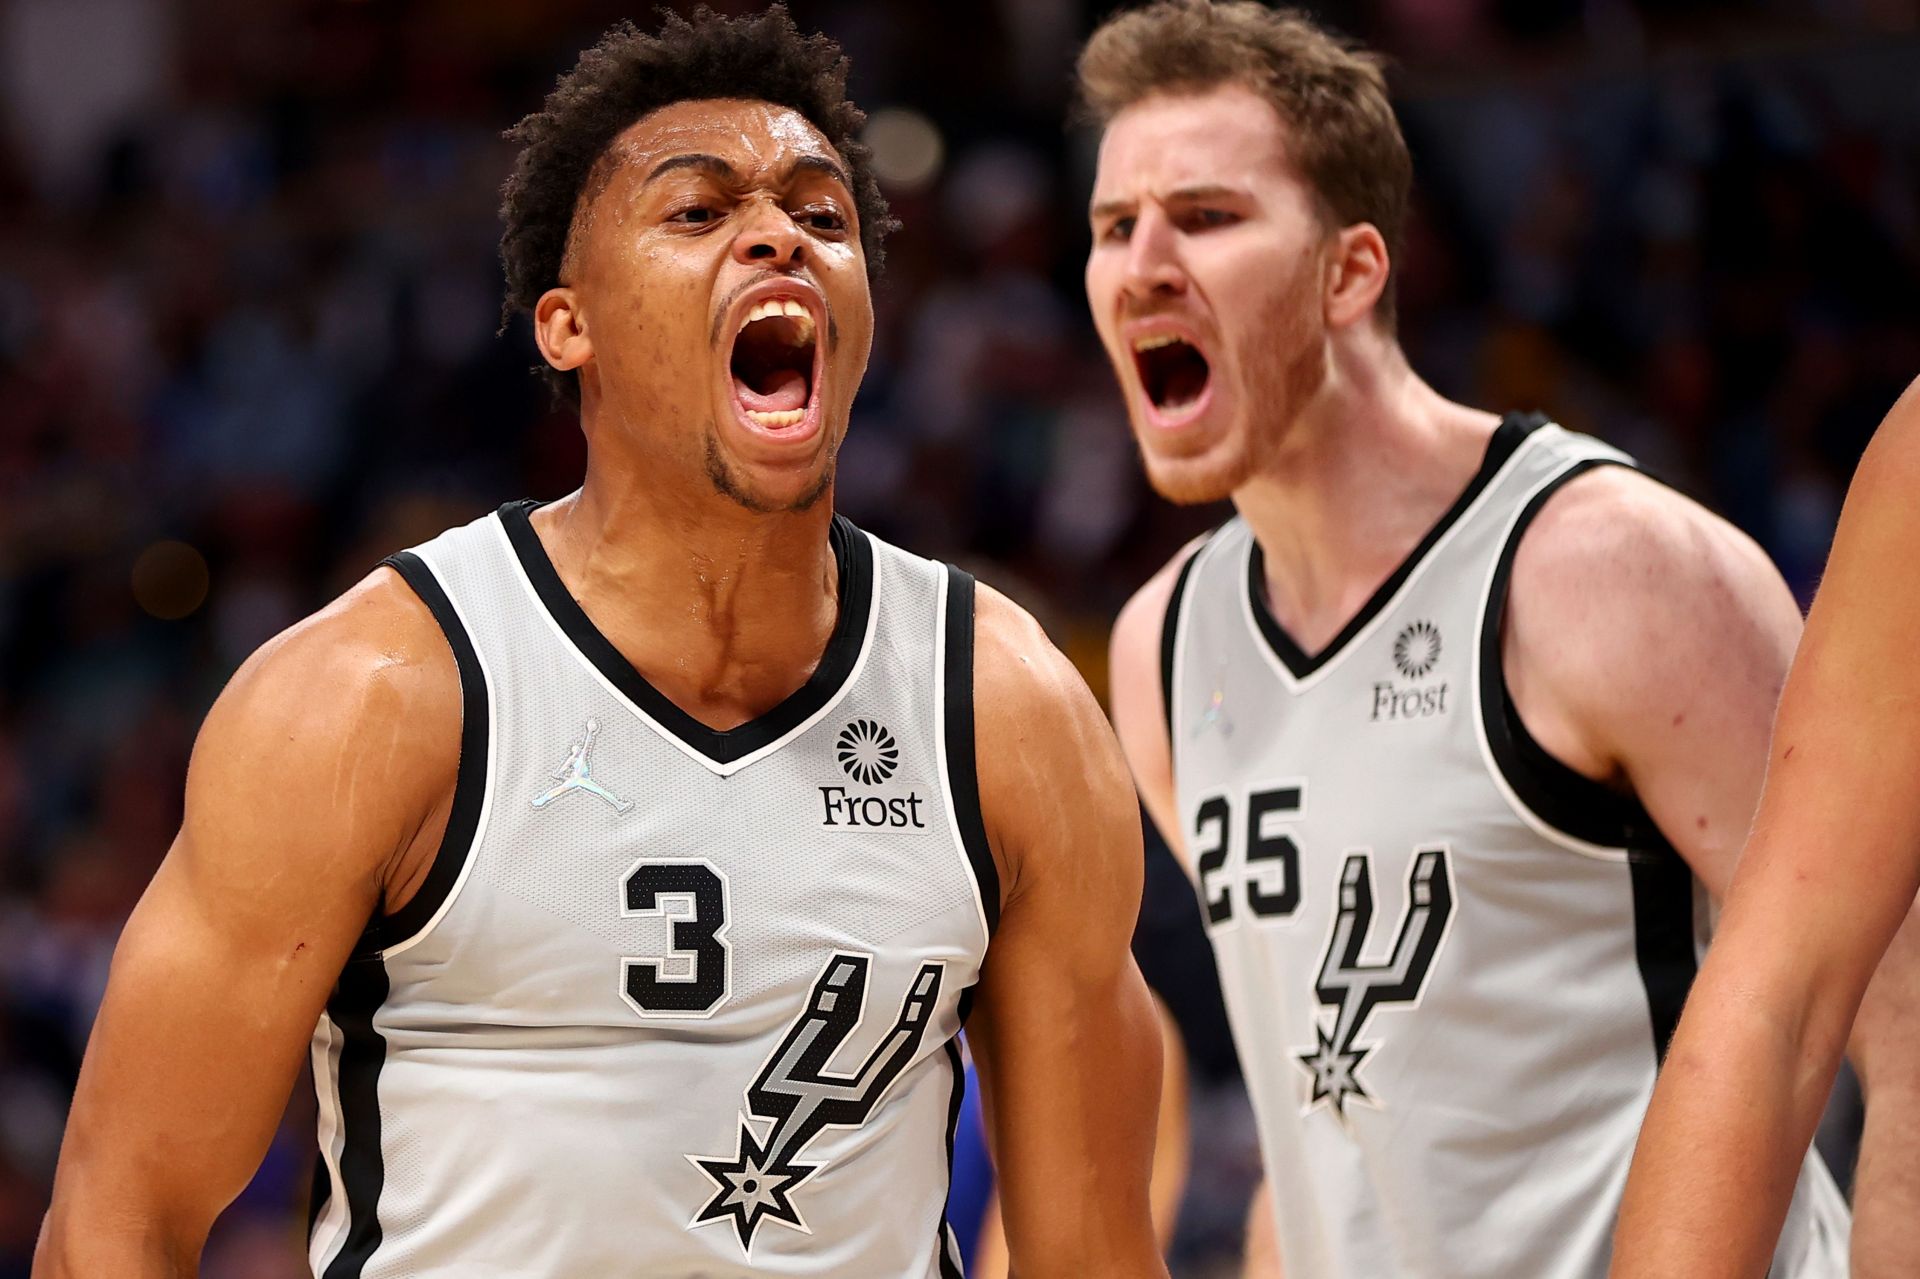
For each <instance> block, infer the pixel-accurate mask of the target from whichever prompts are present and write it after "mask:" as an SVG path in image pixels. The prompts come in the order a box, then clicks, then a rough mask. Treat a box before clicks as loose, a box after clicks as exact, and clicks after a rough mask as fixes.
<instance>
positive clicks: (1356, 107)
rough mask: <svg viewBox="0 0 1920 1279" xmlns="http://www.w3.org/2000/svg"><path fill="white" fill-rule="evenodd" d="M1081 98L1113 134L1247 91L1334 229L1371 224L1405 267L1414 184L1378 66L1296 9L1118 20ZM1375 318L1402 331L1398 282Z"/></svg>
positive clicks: (1223, 8)
mask: <svg viewBox="0 0 1920 1279" xmlns="http://www.w3.org/2000/svg"><path fill="white" fill-rule="evenodd" d="M1079 80H1080V98H1081V102H1082V104H1083V106H1084V110H1085V114H1086V117H1087V119H1088V120H1089V121H1090V122H1091V123H1094V124H1097V125H1100V126H1101V127H1105V126H1106V125H1107V124H1108V123H1109V122H1111V121H1112V119H1113V117H1114V116H1116V115H1118V114H1119V113H1120V112H1121V111H1123V110H1124V109H1126V108H1127V107H1129V106H1132V105H1133V104H1134V103H1136V102H1138V101H1140V100H1141V99H1142V98H1146V97H1149V96H1151V95H1153V94H1155V93H1200V92H1205V91H1206V90H1208V89H1212V88H1215V87H1217V86H1219V85H1222V84H1239V85H1244V86H1246V87H1247V88H1249V89H1251V90H1253V91H1254V92H1255V93H1258V94H1259V95H1260V96H1261V97H1263V98H1265V99H1266V100H1267V101H1268V102H1270V103H1272V104H1273V109H1274V110H1275V111H1276V112H1277V113H1278V114H1279V116H1280V120H1281V123H1282V124H1284V125H1285V126H1286V127H1287V130H1288V132H1289V133H1290V135H1291V137H1292V140H1293V144H1294V147H1293V151H1294V155H1293V158H1294V162H1295V164H1296V165H1297V166H1298V168H1299V170H1300V175H1301V176H1302V177H1303V178H1305V179H1306V182H1307V185H1308V186H1310V187H1312V188H1313V191H1314V194H1315V195H1316V196H1317V197H1318V200H1319V204H1320V206H1321V214H1322V216H1323V217H1325V218H1326V219H1327V221H1328V222H1329V223H1330V224H1331V225H1333V226H1352V225H1353V224H1354V223H1356V222H1371V223H1372V224H1373V225H1374V227H1375V228H1377V229H1378V230H1379V232H1380V235H1381V238H1383V239H1384V240H1386V242H1387V253H1388V255H1389V258H1390V260H1392V261H1396V262H1397V261H1398V260H1399V256H1400V246H1401V242H1402V237H1403V235H1404V232H1405V224H1406V218H1407V197H1408V191H1409V188H1410V187H1411V186H1412V184H1413V162H1412V160H1411V159H1409V158H1408V156H1407V143H1406V139H1405V138H1403V137H1402V136H1401V135H1400V125H1399V122H1398V121H1396V120H1395V119H1394V116H1393V107H1392V105H1391V104H1390V103H1389V102H1388V101H1387V81H1386V76H1385V74H1384V72H1383V61H1382V59H1381V58H1380V57H1379V55H1377V54H1374V53H1370V52H1368V51H1366V50H1364V49H1360V48H1356V47H1353V46H1351V45H1348V44H1345V43H1343V42H1341V41H1340V40H1338V39H1336V38H1335V37H1333V36H1332V35H1331V34H1329V33H1328V32H1327V31H1325V30H1323V29H1322V28H1321V27H1319V26H1317V25H1316V24H1315V23H1314V22H1313V20H1312V19H1310V18H1308V17H1307V16H1306V15H1305V14H1302V13H1300V12H1298V11H1297V10H1292V9H1269V8H1268V7H1267V6H1265V5H1263V4H1257V3H1254V2H1253V0H1221V3H1217V4H1216V3H1211V2H1210V0H1154V3H1152V4H1149V5H1147V6H1146V7H1144V8H1140V9H1134V10H1132V11H1130V12H1126V13H1121V14H1118V15H1117V16H1115V17H1112V18H1109V19H1108V20H1107V21H1106V22H1105V23H1104V24H1102V25H1101V27H1100V29H1099V30H1098V31H1095V32H1094V33H1093V38H1092V39H1091V40H1089V41H1087V47H1086V48H1085V49H1083V50H1081V53H1080V65H1079ZM1374 314H1375V315H1376V316H1377V317H1378V318H1379V320H1380V322H1381V323H1382V324H1383V325H1384V326H1385V327H1386V328H1387V329H1388V330H1391V329H1392V328H1393V322H1394V289H1393V277H1392V276H1391V275H1389V276H1388V279H1387V287H1386V290H1385V291H1384V292H1383V293H1382V294H1381V295H1380V301H1379V303H1378V305H1377V306H1376V307H1375V309H1374Z"/></svg>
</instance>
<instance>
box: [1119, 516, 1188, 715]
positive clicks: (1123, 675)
mask: <svg viewBox="0 0 1920 1279" xmlns="http://www.w3.org/2000/svg"><path fill="white" fill-rule="evenodd" d="M1205 541H1206V539H1205V538H1203V537H1202V538H1195V539H1194V540H1193V541H1191V542H1189V543H1187V544H1186V545H1185V546H1183V547H1181V548H1180V551H1179V553H1178V554H1176V555H1175V556H1174V557H1173V558H1172V559H1170V560H1168V561H1167V562H1166V563H1165V564H1163V565H1161V566H1160V570H1159V571H1158V572H1156V573H1155V574H1154V575H1153V576H1152V577H1150V578H1148V579H1147V580H1146V583H1145V585H1143V586H1141V588H1140V589H1139V590H1137V591H1135V592H1134V593H1133V597H1132V598H1131V599H1129V600H1128V601H1127V602H1126V605H1125V606H1124V607H1122V608H1121V610H1120V613H1119V615H1118V616H1117V617H1115V618H1114V619H1113V641H1112V667H1113V678H1114V684H1115V686H1116V689H1117V688H1118V687H1119V686H1120V684H1121V682H1122V680H1123V679H1124V680H1125V682H1126V684H1127V688H1128V692H1129V694H1133V693H1135V692H1136V691H1137V692H1138V693H1139V694H1140V695H1142V696H1146V695H1148V694H1149V693H1150V694H1151V697H1152V700H1153V701H1154V703H1155V705H1154V707H1153V710H1154V713H1155V715H1158V714H1159V705H1158V703H1159V700H1160V696H1161V694H1160V685H1159V677H1158V666H1159V662H1160V637H1161V635H1162V634H1163V633H1164V632H1165V628H1166V623H1167V608H1168V606H1169V605H1170V604H1171V603H1172V602H1173V591H1174V587H1175V585H1177V584H1178V583H1179V581H1180V574H1181V572H1182V571H1183V570H1184V569H1185V568H1186V567H1187V565H1188V563H1189V562H1191V561H1192V559H1193V557H1194V555H1195V554H1197V553H1198V551H1199V549H1200V546H1201V545H1202V544H1203V543H1204V542H1205ZM1148 679H1151V680H1152V688H1151V690H1149V689H1147V688H1145V687H1144V686H1138V687H1136V681H1144V680H1148Z"/></svg>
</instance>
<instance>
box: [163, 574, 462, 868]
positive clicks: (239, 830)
mask: <svg viewBox="0 0 1920 1279" xmlns="http://www.w3.org/2000/svg"><path fill="white" fill-rule="evenodd" d="M460 720H461V697H460V676H459V670H458V668H457V666H456V664H455V661H454V657H453V653H452V650H451V649H450V648H449V646H448V644H447V641H446V638H445V636H444V635H443V634H442V632H441V631H440V628H439V625H438V624H437V623H436V622H435V621H434V619H433V615H432V614H431V613H430V612H429V611H428V609H427V607H426V606H425V605H424V604H423V603H422V602H421V601H420V599H419V597H418V596H416V595H415V594H414V593H413V591H412V590H411V588H409V587H408V586H407V585H406V583H405V582H404V581H403V580H402V579H401V578H400V576H399V575H398V574H397V573H395V572H394V571H393V570H391V569H387V568H381V569H377V570H376V571H375V572H373V573H372V574H370V575H369V576H367V577H366V578H364V579H362V580H361V581H360V582H359V583H357V584H355V585H354V586H353V587H352V588H351V589H349V590H348V591H347V592H346V593H345V594H344V595H342V596H341V597H340V598H339V599H337V600H335V601H333V602H332V603H331V604H329V605H327V606H326V607H325V608H323V609H321V610H320V611H319V612H317V613H315V614H313V615H312V616H310V617H308V618H305V619H303V620H302V621H300V622H298V623H296V624H295V625H293V626H292V627H290V628H288V629H287V630H286V631H284V632H282V633H281V634H280V635H277V636H275V637H274V638H273V639H271V640H269V641H268V642H267V643H266V644H264V645H262V646H261V648H260V649H259V650H258V651H257V652H255V653H254V654H253V655H252V656H251V657H250V658H248V659H247V661H246V662H245V663H244V664H243V665H242V666H241V668H240V669H239V671H238V672H236V673H235V675H234V677H233V679H232V680H231V681H230V682H229V683H228V685H227V687H226V689H225V690H224V691H223V692H222V693H221V695H220V697H219V699H218V700H217V701H216V702H215V703H214V706H213V709H212V710H211V711H209V712H208V715H207V719H206V723H205V724H204V725H203V726H202V728H201V731H200V736H199V739H198V741H197V742H196V743H195V746H194V753H193V761H192V764H191V766H190V769H189V772H188V780H187V811H186V822H185V826H184V829H183V834H184V835H186V836H187V837H188V839H189V841H190V842H193V843H195V844H197V845H199V846H201V848H202V850H203V851H205V850H206V849H208V848H217V849H219V850H220V855H222V856H227V855H228V852H229V850H231V849H238V848H246V847H272V848H277V849H283V850H285V849H292V848H297V847H298V846H299V845H300V844H302V843H303V842H305V840H306V839H307V838H309V837H311V838H312V839H315V840H318V841H322V842H324V843H325V844H326V845H327V846H328V847H330V848H332V849H335V850H338V851H339V852H340V853H341V854H342V855H348V854H350V853H351V852H352V851H353V850H364V852H365V855H366V856H368V857H372V858H375V859H376V860H377V862H378V863H379V865H378V866H377V867H376V869H383V868H384V866H385V863H386V861H387V860H388V859H389V858H390V857H391V855H392V854H393V853H394V852H395V851H396V844H395V841H396V840H397V841H398V842H399V843H404V842H405V841H406V836H407V834H408V833H409V832H410V831H412V830H417V829H418V827H419V825H420V823H421V822H422V821H423V820H424V819H425V817H426V815H427V814H428V813H429V812H430V811H431V810H432V809H433V808H434V806H435V805H436V804H437V803H438V802H439V800H440V799H441V797H442V796H444V795H446V794H448V793H450V792H451V789H452V784H453V779H454V776H455V774H456V772H457V771H458V765H459V746H460Z"/></svg>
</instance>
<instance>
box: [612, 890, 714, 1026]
mask: <svg viewBox="0 0 1920 1279" xmlns="http://www.w3.org/2000/svg"><path fill="white" fill-rule="evenodd" d="M620 893H621V899H620V914H621V916H622V917H624V918H627V919H632V918H634V917H636V916H641V915H664V916H666V917H668V918H670V919H672V920H673V928H672V930H671V933H672V937H671V950H670V951H669V952H668V955H667V958H666V959H664V960H660V959H623V960H621V961H620V995H621V998H623V999H625V1000H626V1001H627V1003H628V1004H629V1005H631V1006H632V1008H633V1010H634V1011H635V1012H637V1013H639V1014H640V1015H641V1016H642V1017H649V1018H651V1017H693V1018H702V1017H711V1016H713V1014H714V1012H715V1010H717V1009H718V1008H719V1007H720V1005H721V1004H724V1003H726V1002H727V996H728V995H729V994H731V993H732V991H733V951H732V948H731V947H729V946H728V945H727V877H726V876H725V875H723V874H721V873H720V871H719V869H718V868H717V867H715V866H714V865H713V863H712V862H709V861H704V860H700V861H663V860H657V859H656V860H647V859H642V860H640V861H637V862H635V863H634V864H633V866H632V868H631V869H629V870H628V871H627V875H626V878H625V879H623V880H622V881H621V883H620Z"/></svg>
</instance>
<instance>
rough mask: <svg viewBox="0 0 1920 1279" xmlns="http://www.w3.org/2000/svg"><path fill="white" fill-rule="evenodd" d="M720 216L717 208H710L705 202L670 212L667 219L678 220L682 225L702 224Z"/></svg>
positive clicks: (670, 220)
mask: <svg viewBox="0 0 1920 1279" xmlns="http://www.w3.org/2000/svg"><path fill="white" fill-rule="evenodd" d="M719 216H720V214H719V212H718V211H717V210H715V209H712V208H709V207H708V206H706V205H704V204H695V205H690V206H689V207H687V208H684V209H680V210H678V211H677V212H674V213H670V214H668V215H667V221H669V222H677V223H679V224H680V225H681V226H701V225H703V224H705V223H708V222H712V221H713V220H714V219H715V218H718V217H719Z"/></svg>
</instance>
